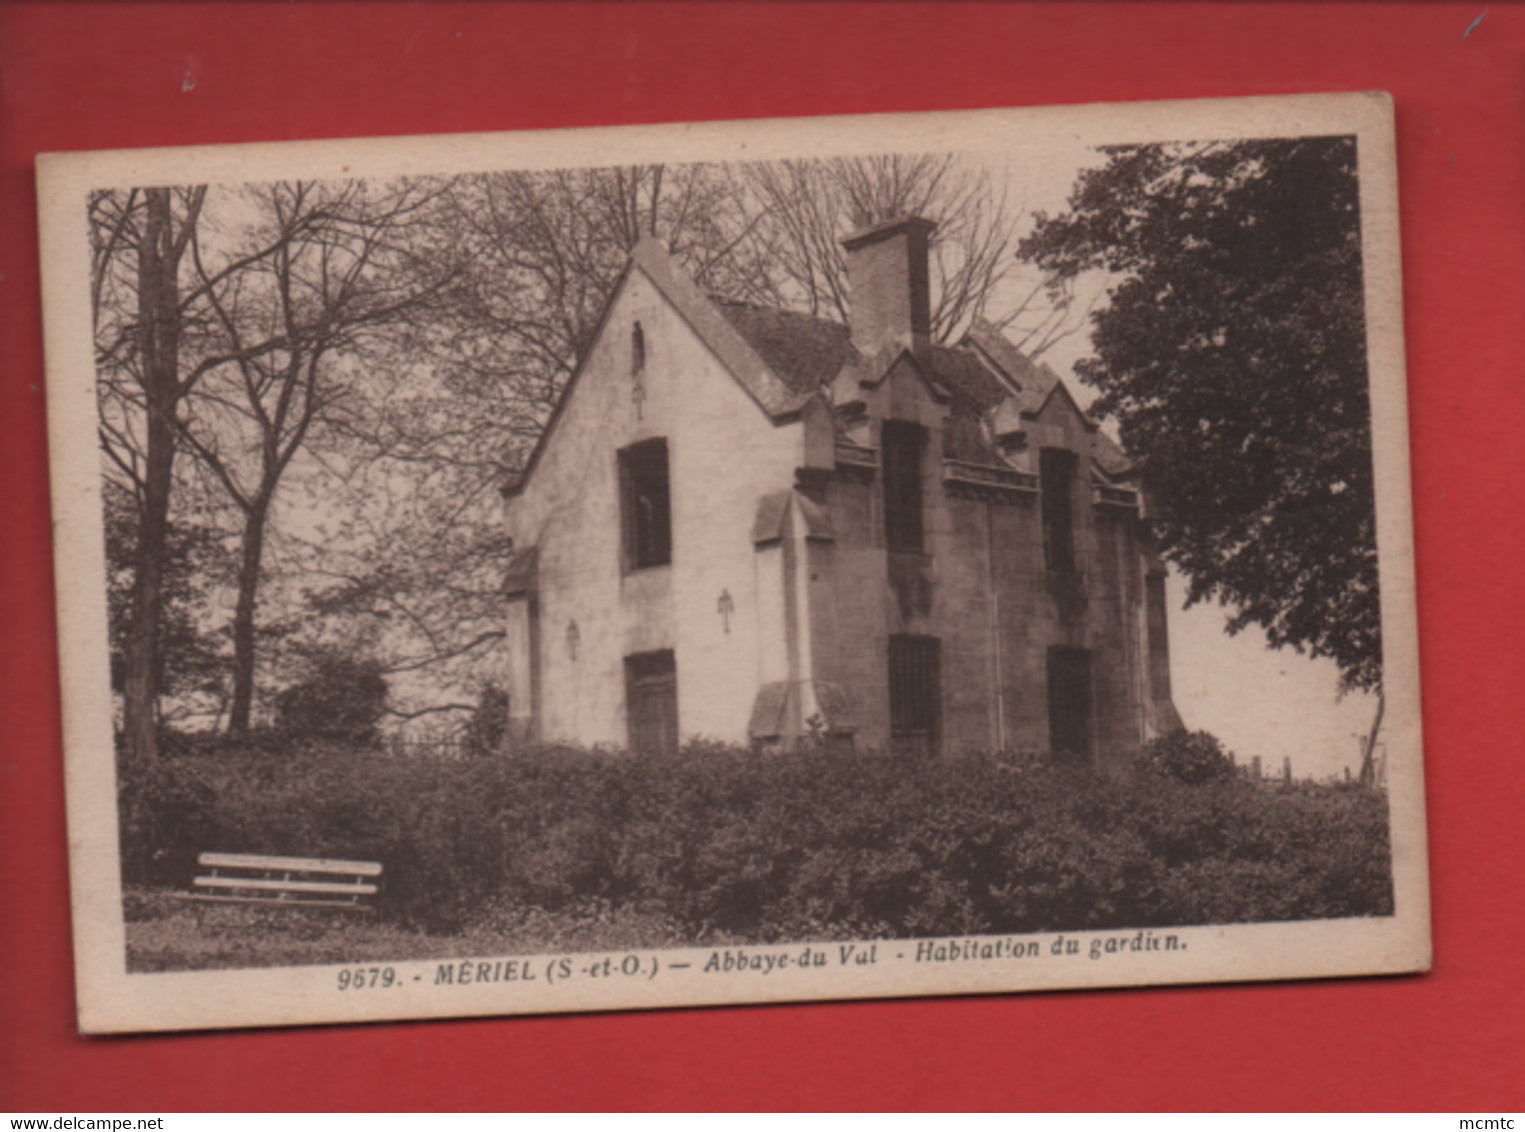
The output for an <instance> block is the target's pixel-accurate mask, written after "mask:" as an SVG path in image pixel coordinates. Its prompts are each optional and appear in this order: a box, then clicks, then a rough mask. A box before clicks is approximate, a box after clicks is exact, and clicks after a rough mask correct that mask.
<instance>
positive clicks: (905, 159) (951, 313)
mask: <svg viewBox="0 0 1525 1132" xmlns="http://www.w3.org/2000/svg"><path fill="white" fill-rule="evenodd" d="M739 169H740V178H741V181H742V183H743V184H744V185H745V187H746V190H747V197H748V201H747V205H746V207H748V208H749V209H750V210H752V212H753V213H754V214H755V217H756V219H755V221H754V222H753V223H751V224H750V225H748V227H747V232H748V239H749V241H750V242H751V243H752V244H753V245H755V253H754V262H763V263H767V264H769V265H771V277H770V278H768V279H767V280H766V282H764V281H762V280H759V281H758V287H759V289H767V290H771V292H772V293H773V295H774V297H775V301H777V302H780V303H781V304H783V305H788V306H792V307H796V308H799V309H802V310H805V311H808V312H809V313H811V314H813V315H816V316H819V317H825V318H830V319H834V320H836V321H838V322H846V321H847V320H848V317H849V314H850V311H851V295H850V291H849V280H848V278H847V261H846V258H845V256H844V255H843V251H842V247H841V244H840V242H839V241H840V240H841V238H842V237H843V236H844V235H846V234H847V233H848V232H849V231H851V230H853V229H855V228H861V227H864V226H866V225H869V224H874V223H878V222H881V221H884V220H889V219H891V218H893V217H896V216H903V215H916V216H924V217H926V218H927V219H929V220H935V221H936V222H937V229H936V230H935V231H934V233H933V237H932V241H933V242H932V256H931V268H932V280H931V282H932V299H933V307H932V335H933V337H934V338H935V339H936V340H938V341H942V342H951V341H957V340H958V338H959V337H960V336H961V335H962V334H963V332H964V331H965V330H966V329H967V328H968V327H969V325H970V323H972V322H974V321H975V320H976V319H980V318H986V319H989V320H990V321H992V322H994V323H995V324H996V325H998V326H1000V327H1001V328H1002V329H1014V330H1015V331H1016V332H1017V334H1016V336H1017V339H1018V342H1017V344H1018V346H1019V347H1020V348H1021V349H1022V350H1023V351H1024V352H1026V353H1027V354H1028V355H1029V356H1031V357H1038V356H1039V355H1041V354H1042V353H1044V352H1045V351H1046V350H1047V349H1048V348H1049V347H1050V346H1052V345H1053V344H1054V343H1055V342H1056V341H1058V340H1059V339H1060V338H1063V337H1065V336H1066V335H1068V334H1071V333H1073V332H1074V331H1075V330H1076V329H1077V328H1078V327H1079V326H1080V324H1081V323H1082V322H1083V320H1084V312H1076V311H1074V310H1072V309H1071V304H1070V302H1068V301H1067V299H1066V297H1065V296H1054V297H1052V298H1051V296H1050V294H1049V293H1048V292H1046V291H1045V289H1044V282H1043V281H1042V280H1041V279H1040V280H1036V281H1035V282H1034V283H1033V284H1032V285H1031V286H1030V287H1028V288H1026V289H1017V288H1016V286H1015V283H1016V279H1015V276H1016V272H1017V269H1018V263H1017V260H1016V258H1015V254H1014V253H1015V248H1016V237H1017V227H1018V223H1019V221H1020V218H1021V216H1022V211H1023V210H1022V209H1021V207H1020V205H1018V206H1015V207H1014V206H1013V205H1012V202H1011V201H1010V199H1009V194H1008V190H1007V187H1006V186H1005V185H1004V184H1002V183H1001V182H1000V181H999V179H998V178H997V177H996V176H995V175H994V174H992V173H991V172H990V171H989V170H987V169H984V168H982V167H980V166H977V165H974V164H971V163H970V162H968V161H967V160H966V159H964V158H962V157H960V156H959V155H956V154H919V155H904V154H895V155H885V156H877V157H853V158H831V159H825V160H822V159H811V160H795V161H768V162H757V163H754V164H749V165H743V166H740V167H739ZM1053 298H1057V301H1053Z"/></svg>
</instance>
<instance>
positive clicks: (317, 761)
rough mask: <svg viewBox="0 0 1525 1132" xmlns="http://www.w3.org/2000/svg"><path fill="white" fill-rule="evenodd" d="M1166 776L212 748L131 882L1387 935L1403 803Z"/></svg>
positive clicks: (721, 757) (753, 937)
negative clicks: (244, 872)
mask: <svg viewBox="0 0 1525 1132" xmlns="http://www.w3.org/2000/svg"><path fill="white" fill-rule="evenodd" d="M1149 765H1150V764H1149V763H1148V762H1141V763H1140V766H1139V769H1138V770H1137V771H1136V772H1134V773H1132V774H1129V775H1125V776H1119V777H1106V776H1100V775H1092V774H1086V773H1082V772H1075V771H1067V770H1064V769H1060V768H1055V767H1043V766H1027V765H1012V764H1009V763H1005V762H1003V761H1002V760H1000V759H998V758H994V757H966V758H961V759H958V760H953V761H943V762H915V761H907V760H905V759H898V758H893V757H888V756H879V755H873V754H852V753H844V752H842V751H840V750H826V749H806V750H801V751H796V752H790V753H763V752H755V751H751V750H747V749H744V748H736V747H726V746H721V745H717V744H704V743H699V744H691V745H689V746H687V747H685V748H684V749H683V750H682V751H681V752H680V753H679V754H678V755H676V756H673V755H668V756H646V755H635V754H628V753H615V752H605V751H596V750H595V751H589V750H582V749H576V748H568V747H554V746H547V747H540V748H534V749H530V750H525V751H521V752H518V753H517V754H515V755H513V756H505V757H495V758H477V759H466V760H458V761H443V760H439V759H431V758H416V757H414V758H409V757H392V756H384V755H380V754H377V753H375V752H372V751H366V750H356V749H352V748H347V747H343V746H336V745H326V746H325V745H308V746H304V747H301V748H299V749H291V748H290V747H289V746H286V745H283V744H270V743H264V744H261V743H245V744H230V743H227V742H219V743H210V744H201V745H199V746H196V747H189V748H183V749H180V750H178V751H175V752H173V753H171V754H170V755H169V756H168V757H166V758H164V759H163V760H162V761H161V762H160V763H158V764H157V765H155V766H154V767H153V768H151V769H149V770H148V771H144V772H139V773H136V774H126V775H124V776H123V780H122V791H121V803H122V805H121V810H122V819H123V820H122V837H123V844H122V847H123V869H124V881H125V882H127V883H129V884H139V885H141V884H148V885H157V886H177V887H178V886H181V885H184V884H185V883H186V882H187V881H188V879H189V877H190V875H191V872H192V870H193V869H194V867H195V855H196V853H197V852H199V851H201V850H205V849H218V850H222V851H227V852H254V853H273V854H283V855H298V856H328V857H354V858H363V859H371V860H378V861H381V862H383V864H384V865H385V867H386V873H385V889H384V892H383V902H382V907H383V911H384V914H385V915H387V916H388V917H389V918H391V919H394V920H396V921H398V922H400V923H404V924H408V925H413V926H419V927H423V928H426V929H428V930H430V931H436V932H452V931H457V930H460V928H461V927H462V926H463V925H465V924H467V923H468V922H469V921H470V920H471V919H472V917H473V916H478V915H482V914H484V913H485V912H486V911H487V910H488V909H492V908H497V909H501V908H502V907H504V906H505V905H506V906H510V907H521V908H538V909H544V910H547V911H555V910H558V909H563V908H574V907H578V906H581V905H585V904H586V903H587V902H589V901H598V902H602V903H603V904H605V905H607V906H609V907H612V908H616V909H621V908H623V909H627V910H629V911H630V912H632V913H640V914H650V915H655V916H660V917H665V918H666V919H667V920H669V921H670V922H672V923H674V924H677V925H679V926H680V928H681V929H682V930H683V931H684V932H686V933H687V935H688V937H689V938H690V939H691V940H692V941H693V942H696V943H697V942H703V941H708V940H718V939H726V940H736V941H752V942H767V941H772V940H781V939H803V938H831V937H837V938H864V937H877V938H890V937H907V936H925V935H946V934H953V933H980V932H1003V933H1005V932H1012V933H1015V932H1037V931H1059V930H1079V929H1090V928H1096V929H1100V928H1125V927H1126V928H1134V927H1155V926H1170V925H1186V924H1202V923H1231V922H1247V921H1265V920H1299V919H1311V918H1333V917H1348V916H1374V915H1388V914H1391V912H1392V889H1391V866H1390V854H1389V843H1388V834H1387V812H1386V799H1385V796H1384V795H1382V794H1380V793H1377V792H1374V791H1369V790H1360V789H1339V788H1335V787H1328V786H1310V785H1299V786H1290V787H1288V786H1274V787H1273V786H1267V785H1264V784H1257V783H1252V782H1249V781H1246V780H1243V779H1239V778H1218V779H1214V780H1210V781H1204V782H1199V783H1194V784H1193V783H1187V782H1182V781H1180V780H1179V778H1177V777H1173V776H1171V775H1169V774H1166V773H1160V772H1157V771H1151V770H1150V769H1149Z"/></svg>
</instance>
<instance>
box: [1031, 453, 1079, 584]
mask: <svg viewBox="0 0 1525 1132" xmlns="http://www.w3.org/2000/svg"><path fill="white" fill-rule="evenodd" d="M1077 463H1078V460H1077V459H1076V456H1075V453H1073V452H1071V451H1070V450H1069V449H1067V448H1044V449H1042V450H1041V451H1040V452H1039V454H1038V485H1039V488H1040V489H1041V490H1042V492H1043V558H1044V561H1045V562H1046V563H1047V565H1048V568H1049V569H1050V570H1064V571H1071V570H1074V569H1075V468H1076V465H1077Z"/></svg>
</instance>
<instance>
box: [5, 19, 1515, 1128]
mask: <svg viewBox="0 0 1525 1132" xmlns="http://www.w3.org/2000/svg"><path fill="white" fill-rule="evenodd" d="M1483 10H1484V9H1483V4H1482V0H1472V2H1470V3H1467V4H1462V5H1459V6H1448V5H1439V6H1436V5H1428V6H1427V5H1401V6H1400V5H1397V4H1392V5H1378V4H1367V5H1313V4H1308V5H1302V4H1282V5H1265V6H1249V5H1245V6H1228V5H1218V4H1207V3H1199V4H1179V5H1166V4H1154V3H1123V4H1112V5H1097V6H1089V5H1073V6H1071V5H1060V4H1034V5H1016V4H1013V5H1009V6H1001V5H993V4H984V5H968V6H960V5H952V4H945V5H925V6H923V5H918V4H912V3H896V4H885V5H879V4H871V3H819V4H792V5H787V4H741V3H737V4H722V3H698V4H672V5H647V4H635V3H629V4H626V3H616V4H608V5H570V4H567V5H533V4H523V5H506V4H505V5H496V4H487V3H480V4H455V5H444V4H403V3H354V4H330V5H307V4H298V5H287V4H274V3H270V4H242V5H239V4H226V5H211V4H191V3H185V4H167V5H157V6H153V5H146V4H145V5H140V4H103V5H83V4H53V5H32V4H18V3H14V2H10V0H3V2H0V83H3V88H0V91H3V93H0V99H3V101H0V115H3V117H0V123H3V124H0V150H3V155H0V193H3V206H0V274H3V278H0V342H3V343H4V351H3V353H0V405H3V418H0V419H3V422H4V434H3V443H0V468H3V474H0V484H3V487H0V564H3V571H0V1109H11V1110H17V1109H19V1110H34V1109H42V1110H63V1111H75V1112H89V1111H97V1112H99V1111H130V1110H141V1111H150V1112H152V1111H172V1110H223V1109H261V1108H279V1109H319V1110H322V1109H412V1108H428V1109H434V1108H438V1109H457V1108H460V1109H477V1108H485V1109H525V1108H583V1107H622V1108H623V1107H632V1108H654V1107H676V1108H688V1107H717V1108H728V1107H798V1106H810V1107H851V1108H879V1107H896V1108H923V1107H931V1106H938V1107H955V1108H963V1107H980V1108H987V1107H994V1108H1017V1109H1054V1108H1081V1109H1108V1108H1125V1109H1126V1108H1142V1109H1152V1108H1164V1109H1182V1108H1184V1109H1198V1108H1203V1109H1244V1108H1257V1109H1258V1108H1268V1109H1287V1108H1298V1109H1347V1108H1351V1109H1403V1110H1416V1109H1421V1110H1422V1109H1439V1110H1453V1111H1472V1112H1486V1111H1488V1110H1500V1109H1504V1110H1508V1109H1518V1108H1520V1107H1521V1104H1522V1100H1521V1097H1522V1084H1521V1065H1522V1064H1525V1056H1522V1054H1525V1048H1522V1044H1525V1043H1522V1041H1521V1017H1522V1007H1525V990H1522V988H1525V958H1522V957H1525V947H1522V945H1521V941H1522V936H1525V933H1522V929H1525V915H1522V900H1521V892H1522V874H1525V853H1522V845H1525V807H1522V805H1521V802H1522V798H1521V762H1522V754H1525V750H1522V746H1525V744H1522V740H1521V723H1522V722H1525V720H1522V715H1525V713H1522V711H1521V690H1522V688H1525V680H1522V678H1521V677H1522V672H1521V662H1520V655H1519V654H1520V651H1521V648H1520V646H1521V644H1522V641H1525V635H1522V632H1521V629H1522V622H1525V617H1522V611H1525V605H1522V599H1521V592H1522V589H1525V587H1522V586H1521V584H1520V582H1521V571H1520V570H1519V569H1518V568H1517V567H1516V565H1515V563H1516V561H1517V559H1518V558H1519V555H1520V553H1521V551H1522V550H1525V541H1522V537H1521V523H1520V516H1521V514H1522V513H1525V508H1522V506H1521V494H1520V493H1521V490H1522V485H1525V477H1522V476H1521V471H1522V468H1521V436H1522V433H1525V396H1522V394H1525V382H1522V380H1521V378H1522V371H1525V349H1522V346H1525V343H1522V341H1521V339H1522V330H1521V312H1522V310H1525V307H1522V305H1521V299H1522V294H1521V291H1522V285H1521V281H1522V274H1525V224H1522V219H1525V217H1522V210H1525V96H1522V93H1521V92H1522V88H1525V68H1522V61H1525V50H1522V49H1525V8H1521V7H1512V6H1509V5H1506V4H1500V3H1497V2H1493V3H1492V4H1491V8H1490V9H1489V11H1488V12H1487V14H1486V16H1484V18H1483V19H1482V21H1481V22H1480V23H1478V24H1477V25H1476V27H1475V28H1473V29H1472V30H1471V33H1470V35H1465V36H1464V34H1463V33H1464V32H1466V31H1467V29H1468V27H1469V25H1471V24H1472V23H1473V21H1474V20H1475V19H1476V18H1477V17H1478V16H1479V15H1480V14H1482V13H1483ZM188 71H189V72H190V73H191V74H192V75H193V76H194V78H195V85H194V88H193V89H191V90H189V91H184V90H182V86H183V85H184V79H185V77H186V75H187V72H188ZM1368 89H1384V90H1388V91H1391V92H1392V94H1393V96H1394V98H1395V99H1396V102H1397V112H1398V153H1399V175H1400V190H1401V195H1402V222H1403V256H1404V275H1405V286H1404V292H1405V302H1406V307H1407V334H1408V358H1409V375H1410V376H1409V396H1410V406H1411V413H1412V418H1413V427H1412V439H1413V470H1414V513H1415V520H1416V524H1417V534H1418V547H1419V550H1418V578H1419V603H1420V624H1421V635H1422V649H1423V678H1424V696H1425V703H1424V708H1425V716H1426V728H1425V730H1426V740H1427V751H1426V760H1427V772H1428V774H1427V777H1428V789H1429V816H1430V823H1431V842H1430V845H1431V849H1430V855H1431V869H1432V881H1433V888H1434V924H1435V955H1436V962H1435V969H1434V971H1433V973H1431V974H1429V975H1427V976H1422V977H1413V978H1389V979H1371V980H1349V981H1339V982H1325V983H1302V984H1284V985H1260V986H1233V987H1211V988H1190V989H1165V990H1146V991H1126V990H1124V991H1109V992H1093V993H1063V994H1042V995H1028V996H1009V997H995V998H979V999H962V1000H960V999H944V1000H927V1001H909V1002H874V1003H860V1004H850V1005H803V1006H787V1007H766V1008H746V1009H735V1010H687V1011H667V1012H654V1013H639V1014H624V1015H602V1016H583V1017H547V1018H526V1019H508V1020H474V1021H461V1022H434V1023H418V1024H404V1025H369V1026H354V1027H336V1028H309V1029H295V1030H284V1031H263V1032H259V1031H256V1032H229V1033H211V1034H195V1035H174V1036H155V1037H141V1038H110V1039H100V1038H96V1039H83V1038H81V1037H79V1036H78V1035H77V1034H76V1033H75V1030H74V1021H73V1013H74V998H73V972H72V962H71V953H70V928H69V916H68V901H67V891H68V877H67V873H66V851H65V844H66V838H65V830H64V808H63V774H62V760H61V754H60V740H59V709H58V693H57V680H56V676H55V672H56V653H55V636H54V628H53V608H52V607H53V589H52V577H51V568H52V560H51V554H50V548H49V535H48V532H49V522H48V489H47V469H46V443H45V433H44V413H43V394H42V392H41V390H42V385H43V379H42V351H41V335H40V314H39V308H38V287H37V246H36V200H35V193H34V189H33V183H32V163H33V157H34V155H35V154H36V153H38V152H41V151H47V150H66V149H101V148H115V147H128V146H149V145H191V144H202V143H211V142H235V141H253V140H279V139H288V138H325V137H339V136H366V135H380V134H412V133H420V134H422V133H441V132H451V131H468V130H507V129H528V128H536V127H546V126H581V125H606V124H615V123H624V122H661V121H671V120H683V119H699V118H728V117H736V118H742V117H759V116H792V115H806V114H845V113H855V112H860V111H885V110H937V109H954V108H964V107H982V106H1003V105H1027V104H1040V103H1048V102H1089V101H1102V100H1121V99H1144V98H1187V97H1198V96H1229V95H1253V94H1277V93H1290V92H1303V91H1318V90H1368Z"/></svg>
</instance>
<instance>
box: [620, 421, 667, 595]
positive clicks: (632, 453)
mask: <svg viewBox="0 0 1525 1132" xmlns="http://www.w3.org/2000/svg"><path fill="white" fill-rule="evenodd" d="M619 460H620V521H621V522H620V525H621V527H622V535H623V540H622V541H623V543H624V559H625V563H624V565H625V572H626V573H629V572H630V571H632V570H646V569H649V568H650V567H652V566H666V565H667V564H668V563H670V562H671V561H672V499H671V496H670V491H669V487H668V477H667V441H665V440H647V441H644V442H643V443H640V444H633V445H631V446H630V447H629V448H626V449H624V450H623V451H621V452H620V456H619Z"/></svg>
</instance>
